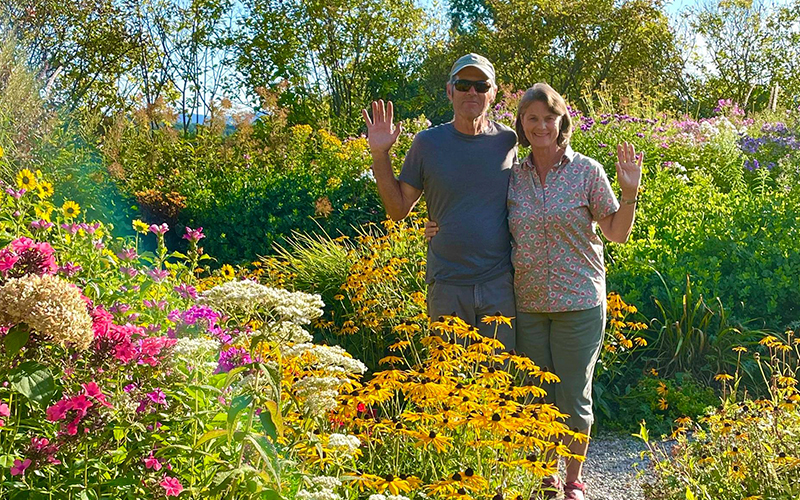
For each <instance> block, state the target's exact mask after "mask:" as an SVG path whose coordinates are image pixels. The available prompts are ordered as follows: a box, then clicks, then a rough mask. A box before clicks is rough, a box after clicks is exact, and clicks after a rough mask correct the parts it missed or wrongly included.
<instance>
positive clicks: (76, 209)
mask: <svg viewBox="0 0 800 500" xmlns="http://www.w3.org/2000/svg"><path fill="white" fill-rule="evenodd" d="M61 213H62V214H63V215H64V218H66V219H74V218H75V217H77V216H78V215H80V213H81V207H80V205H78V204H77V203H75V202H74V201H72V200H67V201H65V202H64V204H63V205H61Z"/></svg>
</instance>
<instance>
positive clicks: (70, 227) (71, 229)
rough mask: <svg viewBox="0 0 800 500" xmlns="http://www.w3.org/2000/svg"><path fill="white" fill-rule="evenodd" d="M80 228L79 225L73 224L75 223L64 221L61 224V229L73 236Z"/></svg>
mask: <svg viewBox="0 0 800 500" xmlns="http://www.w3.org/2000/svg"><path fill="white" fill-rule="evenodd" d="M80 228H81V226H79V225H78V224H75V223H72V224H67V223H66V222H65V223H64V224H61V229H64V230H65V231H66V232H68V233H69V234H71V235H72V236H75V235H76V234H78V231H79V230H80Z"/></svg>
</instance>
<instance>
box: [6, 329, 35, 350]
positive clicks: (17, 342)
mask: <svg viewBox="0 0 800 500" xmlns="http://www.w3.org/2000/svg"><path fill="white" fill-rule="evenodd" d="M30 336H31V330H30V328H28V327H27V326H26V325H23V324H19V325H17V326H15V327H13V328H11V329H10V330H9V331H8V333H7V334H6V337H5V344H6V352H8V355H9V357H12V358H13V357H14V356H16V355H17V353H18V352H19V351H20V350H21V349H22V348H23V347H24V346H25V344H27V343H28V339H29V338H30Z"/></svg>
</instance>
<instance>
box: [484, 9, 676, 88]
mask: <svg viewBox="0 0 800 500" xmlns="http://www.w3.org/2000/svg"><path fill="white" fill-rule="evenodd" d="M492 6H493V10H494V12H495V19H494V25H493V27H491V28H490V27H486V28H483V29H484V30H487V32H486V33H485V34H484V35H483V38H484V39H485V40H486V43H487V51H488V52H489V54H490V57H491V58H493V59H494V60H496V61H502V67H501V68H499V71H498V74H499V75H500V78H501V79H502V80H503V81H505V82H507V83H510V84H512V85H513V86H514V87H517V88H527V87H529V86H530V85H532V84H533V83H535V82H537V81H542V80H543V81H546V82H548V83H550V84H551V85H552V86H553V87H554V88H555V89H557V90H558V91H559V92H561V93H562V94H563V95H565V96H566V97H568V98H569V99H571V100H573V101H577V100H578V99H579V98H581V97H582V96H583V95H584V94H588V95H590V96H591V95H593V94H595V93H596V92H598V91H599V90H600V89H601V88H603V87H611V88H612V89H617V90H621V89H623V88H624V87H625V86H627V85H630V84H636V85H638V86H639V87H640V90H643V91H644V92H645V93H648V92H663V91H665V90H669V89H671V88H673V87H674V85H675V83H674V78H673V72H674V70H675V66H676V64H677V62H678V59H677V50H676V48H675V43H674V38H673V36H672V33H671V31H670V28H669V23H668V21H667V18H666V16H665V14H664V12H663V8H662V4H661V0H627V1H623V2H619V1H615V0H564V1H561V0H559V1H555V0H511V1H501V0H492ZM479 31H480V30H479Z"/></svg>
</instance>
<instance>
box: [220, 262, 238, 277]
mask: <svg viewBox="0 0 800 500" xmlns="http://www.w3.org/2000/svg"><path fill="white" fill-rule="evenodd" d="M219 271H220V273H222V277H223V278H225V279H227V280H232V279H233V278H235V277H236V271H235V270H234V269H233V266H231V265H230V264H225V265H224V266H222V269H220V270H219Z"/></svg>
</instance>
